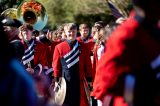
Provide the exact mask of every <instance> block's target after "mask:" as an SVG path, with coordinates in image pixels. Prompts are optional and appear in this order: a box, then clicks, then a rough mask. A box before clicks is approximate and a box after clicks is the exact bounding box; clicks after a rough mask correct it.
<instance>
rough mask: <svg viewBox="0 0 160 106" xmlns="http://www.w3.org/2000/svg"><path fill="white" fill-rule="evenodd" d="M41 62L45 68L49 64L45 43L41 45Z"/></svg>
mask: <svg viewBox="0 0 160 106" xmlns="http://www.w3.org/2000/svg"><path fill="white" fill-rule="evenodd" d="M40 50H41V52H40V57H39V58H40V64H41V65H42V67H43V68H44V66H46V65H47V47H46V46H45V45H43V44H41V45H40Z"/></svg>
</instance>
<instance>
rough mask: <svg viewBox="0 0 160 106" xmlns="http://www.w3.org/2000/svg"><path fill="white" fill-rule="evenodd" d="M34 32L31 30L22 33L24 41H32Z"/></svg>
mask: <svg viewBox="0 0 160 106" xmlns="http://www.w3.org/2000/svg"><path fill="white" fill-rule="evenodd" d="M32 32H33V31H31V30H26V31H21V33H22V36H23V39H24V40H26V41H30V40H31V39H32Z"/></svg>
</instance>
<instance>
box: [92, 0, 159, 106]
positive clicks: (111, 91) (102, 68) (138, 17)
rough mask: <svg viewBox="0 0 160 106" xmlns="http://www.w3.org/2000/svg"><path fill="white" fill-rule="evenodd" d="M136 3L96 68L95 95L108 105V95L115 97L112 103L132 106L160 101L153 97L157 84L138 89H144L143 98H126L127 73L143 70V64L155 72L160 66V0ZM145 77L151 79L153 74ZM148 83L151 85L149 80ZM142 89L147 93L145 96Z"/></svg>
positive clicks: (142, 0) (153, 104) (113, 35)
mask: <svg viewBox="0 0 160 106" xmlns="http://www.w3.org/2000/svg"><path fill="white" fill-rule="evenodd" d="M134 2H135V5H136V8H135V11H132V12H131V14H130V17H129V18H128V19H127V20H126V21H125V22H124V23H123V24H121V25H120V26H118V27H117V29H116V30H115V31H114V32H113V33H112V35H111V37H110V38H109V40H108V42H107V43H106V46H107V49H106V51H105V53H104V55H103V56H102V57H101V59H100V61H99V64H98V67H97V69H96V76H95V80H94V84H93V93H92V96H95V98H97V99H99V100H102V101H103V105H104V106H107V105H106V103H107V96H108V95H110V96H112V104H110V105H111V106H128V105H129V104H130V103H131V102H132V103H133V104H131V105H132V106H134V105H135V106H158V105H155V104H156V103H155V102H157V101H159V100H154V101H152V100H153V98H151V97H152V95H156V94H157V93H156V91H154V90H153V89H155V87H154V86H147V87H146V88H144V89H138V88H137V89H138V90H140V92H139V93H140V94H139V97H140V98H139V97H137V96H136V95H135V97H134V96H133V95H134V93H133V95H130V96H127V97H125V98H124V95H126V94H125V90H124V83H123V77H122V76H123V75H125V74H127V73H131V72H133V73H134V72H137V73H141V71H142V70H143V68H142V67H145V68H147V67H150V69H151V70H152V71H154V70H155V69H156V68H157V67H159V65H160V64H159V61H158V60H159V58H157V57H158V56H159V54H160V37H159V35H160V28H159V27H157V23H158V20H159V19H160V13H159V12H160V8H159V7H160V2H159V1H158V0H134ZM155 60H157V61H158V62H157V61H155ZM137 70H139V71H137ZM140 70H141V71H140ZM152 71H151V72H152ZM145 74H147V71H146V70H145V71H144V73H142V74H141V76H140V80H142V78H141V77H143V76H144V75H145ZM121 78H122V79H121ZM145 79H146V81H148V80H149V81H150V77H148V79H147V78H145ZM129 83H134V80H133V79H132V78H131V80H130V82H129ZM144 83H148V84H151V82H145V81H144ZM139 86H141V85H139ZM141 87H142V86H141ZM133 89H134V88H133ZM130 90H131V89H130ZM123 91H124V92H123ZM144 91H150V92H146V93H144ZM142 92H143V94H144V95H141V93H142ZM132 97H133V98H132ZM137 98H138V99H139V100H138V99H137ZM134 100H137V101H138V102H135V101H134ZM129 102H130V103H129Z"/></svg>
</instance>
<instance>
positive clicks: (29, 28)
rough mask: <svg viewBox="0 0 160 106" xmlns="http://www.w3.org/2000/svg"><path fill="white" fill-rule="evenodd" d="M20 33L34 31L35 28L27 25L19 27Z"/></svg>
mask: <svg viewBox="0 0 160 106" xmlns="http://www.w3.org/2000/svg"><path fill="white" fill-rule="evenodd" d="M19 30H20V31H26V30H30V31H32V30H33V26H32V25H31V24H28V23H25V24H23V25H22V26H20V27H19Z"/></svg>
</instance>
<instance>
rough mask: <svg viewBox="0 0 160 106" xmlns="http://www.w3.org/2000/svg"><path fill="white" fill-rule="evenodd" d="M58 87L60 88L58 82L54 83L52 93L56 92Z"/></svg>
mask: <svg viewBox="0 0 160 106" xmlns="http://www.w3.org/2000/svg"><path fill="white" fill-rule="evenodd" d="M59 87H60V86H59V84H58V82H55V85H54V91H55V92H57V91H58V89H59Z"/></svg>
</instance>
